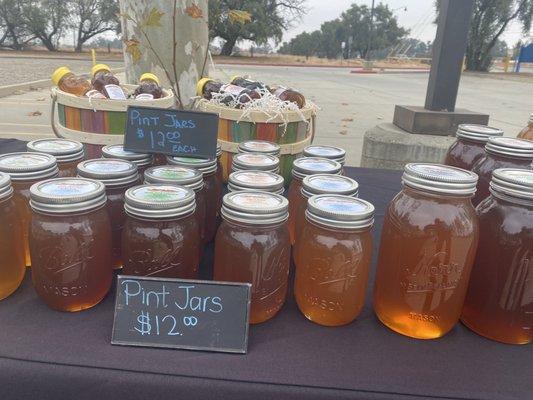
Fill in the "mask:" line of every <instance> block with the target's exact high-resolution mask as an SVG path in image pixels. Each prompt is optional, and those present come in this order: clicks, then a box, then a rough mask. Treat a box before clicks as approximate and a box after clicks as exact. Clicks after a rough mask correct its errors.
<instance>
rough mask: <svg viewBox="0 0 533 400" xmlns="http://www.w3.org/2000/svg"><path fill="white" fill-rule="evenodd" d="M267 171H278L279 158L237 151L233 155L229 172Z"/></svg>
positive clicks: (275, 172) (276, 172)
mask: <svg viewBox="0 0 533 400" xmlns="http://www.w3.org/2000/svg"><path fill="white" fill-rule="evenodd" d="M249 170H254V171H267V172H272V173H274V174H278V173H279V158H278V157H276V156H271V155H269V154H261V153H238V154H235V155H234V156H233V162H232V164H231V172H236V171H249Z"/></svg>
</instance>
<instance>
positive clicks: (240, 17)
mask: <svg viewBox="0 0 533 400" xmlns="http://www.w3.org/2000/svg"><path fill="white" fill-rule="evenodd" d="M228 17H229V19H230V21H231V22H236V23H239V24H245V23H246V22H250V21H251V20H252V14H250V13H249V12H248V11H243V10H230V11H229V13H228Z"/></svg>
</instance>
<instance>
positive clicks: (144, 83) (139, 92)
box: [133, 73, 163, 100]
mask: <svg viewBox="0 0 533 400" xmlns="http://www.w3.org/2000/svg"><path fill="white" fill-rule="evenodd" d="M133 97H134V98H135V100H153V99H160V98H161V97H163V89H161V86H159V78H158V77H157V76H155V75H154V74H151V73H145V74H142V75H141V78H140V79H139V86H137V89H135V91H134V92H133Z"/></svg>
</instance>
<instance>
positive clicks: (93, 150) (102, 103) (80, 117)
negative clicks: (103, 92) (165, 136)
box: [51, 85, 175, 158]
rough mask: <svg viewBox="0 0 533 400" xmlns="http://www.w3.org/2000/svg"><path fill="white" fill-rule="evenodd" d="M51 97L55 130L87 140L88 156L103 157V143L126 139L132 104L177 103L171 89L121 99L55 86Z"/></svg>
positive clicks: (63, 135)
mask: <svg viewBox="0 0 533 400" xmlns="http://www.w3.org/2000/svg"><path fill="white" fill-rule="evenodd" d="M122 86H123V87H124V88H126V90H128V91H133V90H135V88H136V85H122ZM51 97H52V112H51V115H52V130H53V131H54V133H55V135H56V136H58V137H61V138H65V139H72V140H77V141H79V142H82V143H85V148H86V158H99V157H101V152H100V149H101V148H102V147H103V146H106V145H109V144H121V143H123V142H124V129H125V127H126V110H127V108H128V106H130V105H135V106H146V107H159V108H172V107H174V105H175V97H174V94H173V93H172V91H170V90H164V96H163V97H162V98H160V99H154V100H143V101H139V100H133V99H132V100H123V101H119V100H108V99H89V98H87V97H78V96H75V95H72V94H70V93H66V92H63V91H62V90H60V89H59V88H57V87H54V88H52V91H51ZM56 106H57V117H58V118H57V121H56V118H55V108H56Z"/></svg>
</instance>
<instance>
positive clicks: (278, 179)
mask: <svg viewBox="0 0 533 400" xmlns="http://www.w3.org/2000/svg"><path fill="white" fill-rule="evenodd" d="M283 183H284V179H283V177H282V176H281V175H278V174H275V173H273V172H267V171H253V170H250V171H237V172H232V173H231V174H230V175H229V178H228V191H230V192H238V191H240V190H251V191H261V192H269V193H276V194H283V192H284V190H285V189H284V187H283Z"/></svg>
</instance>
